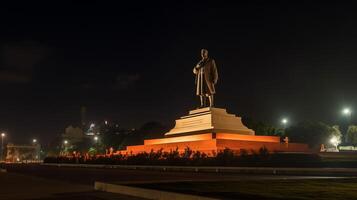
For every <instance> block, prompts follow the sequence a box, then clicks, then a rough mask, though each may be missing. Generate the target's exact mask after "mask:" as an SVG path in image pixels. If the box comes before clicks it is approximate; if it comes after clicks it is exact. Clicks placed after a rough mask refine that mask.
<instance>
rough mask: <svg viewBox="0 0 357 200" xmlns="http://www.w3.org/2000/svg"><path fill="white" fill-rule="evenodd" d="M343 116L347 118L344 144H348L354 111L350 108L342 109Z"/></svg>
mask: <svg viewBox="0 0 357 200" xmlns="http://www.w3.org/2000/svg"><path fill="white" fill-rule="evenodd" d="M342 115H343V116H345V117H346V118H347V124H346V131H345V133H344V134H343V142H346V143H347V132H348V127H349V125H350V124H351V118H352V110H351V109H350V108H348V107H346V108H343V109H342Z"/></svg>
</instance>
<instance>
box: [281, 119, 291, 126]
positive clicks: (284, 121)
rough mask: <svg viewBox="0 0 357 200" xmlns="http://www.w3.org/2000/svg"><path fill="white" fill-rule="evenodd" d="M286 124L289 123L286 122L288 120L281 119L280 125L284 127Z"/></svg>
mask: <svg viewBox="0 0 357 200" xmlns="http://www.w3.org/2000/svg"><path fill="white" fill-rule="evenodd" d="M288 122H289V121H288V119H286V118H283V119H282V120H281V123H282V124H284V125H286V124H287V123H288Z"/></svg>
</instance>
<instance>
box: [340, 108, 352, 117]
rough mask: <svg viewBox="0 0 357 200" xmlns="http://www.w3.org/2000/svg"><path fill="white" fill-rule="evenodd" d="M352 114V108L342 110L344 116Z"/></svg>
mask: <svg viewBox="0 0 357 200" xmlns="http://www.w3.org/2000/svg"><path fill="white" fill-rule="evenodd" d="M351 113H352V111H351V109H350V108H344V109H343V110H342V114H343V115H346V116H350V115H351Z"/></svg>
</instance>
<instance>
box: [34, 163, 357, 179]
mask: <svg viewBox="0 0 357 200" xmlns="http://www.w3.org/2000/svg"><path fill="white" fill-rule="evenodd" d="M41 165H43V166H52V167H79V168H108V169H130V170H152V171H167V172H204V173H237V174H265V175H307V176H316V175H334V176H357V169H356V168H279V167H277V168H275V167H190V166H149V165H99V164H56V163H43V164H41Z"/></svg>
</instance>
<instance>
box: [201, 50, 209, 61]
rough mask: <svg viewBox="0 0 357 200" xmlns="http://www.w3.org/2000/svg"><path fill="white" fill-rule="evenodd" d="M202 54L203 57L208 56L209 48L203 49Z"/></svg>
mask: <svg viewBox="0 0 357 200" xmlns="http://www.w3.org/2000/svg"><path fill="white" fill-rule="evenodd" d="M201 56H202V59H206V58H208V50H207V49H201Z"/></svg>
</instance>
